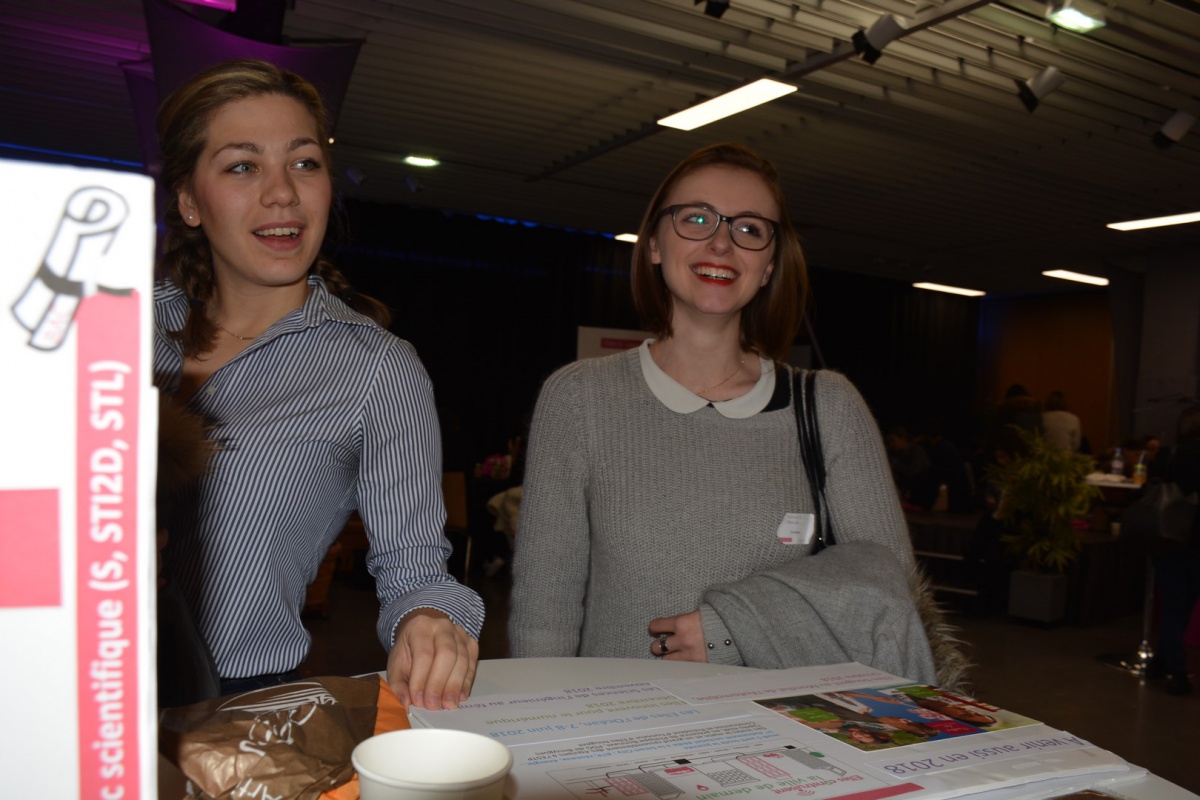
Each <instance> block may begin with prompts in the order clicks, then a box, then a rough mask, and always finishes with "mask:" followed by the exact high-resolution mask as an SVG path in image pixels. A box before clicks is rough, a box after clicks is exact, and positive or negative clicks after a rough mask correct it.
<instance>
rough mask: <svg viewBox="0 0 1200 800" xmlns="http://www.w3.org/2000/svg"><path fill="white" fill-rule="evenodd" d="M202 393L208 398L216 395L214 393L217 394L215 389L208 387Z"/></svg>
mask: <svg viewBox="0 0 1200 800" xmlns="http://www.w3.org/2000/svg"><path fill="white" fill-rule="evenodd" d="M204 393H205V394H206V395H208V396H209V397H212V396H213V395H214V394H216V393H217V387H215V386H210V387H208V388H207V389H205V390H204Z"/></svg>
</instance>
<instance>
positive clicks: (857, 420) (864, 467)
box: [816, 370, 913, 569]
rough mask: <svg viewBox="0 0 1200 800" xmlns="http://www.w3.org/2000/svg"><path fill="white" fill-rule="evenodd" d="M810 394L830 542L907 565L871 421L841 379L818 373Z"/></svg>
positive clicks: (894, 499)
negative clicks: (884, 552)
mask: <svg viewBox="0 0 1200 800" xmlns="http://www.w3.org/2000/svg"><path fill="white" fill-rule="evenodd" d="M816 393H817V426H818V427H819V428H820V431H821V448H822V450H823V451H824V454H825V476H826V477H825V494H826V496H827V497H828V499H829V507H830V518H831V521H832V523H833V533H834V538H835V540H836V541H837V542H839V543H841V542H875V543H876V544H881V545H883V546H884V547H886V548H887V549H889V550H891V551H892V554H893V555H894V556H895V557H896V558H897V559H898V560H899V561H900V564H901V565H902V566H903V567H905V568H906V569H907V568H909V567H911V566H912V564H913V553H912V540H911V539H910V538H909V536H908V524H907V522H905V520H904V512H903V510H902V509H901V508H900V496H899V494H898V493H897V492H896V484H895V481H894V480H893V478H892V472H891V468H890V467H889V466H888V460H887V452H886V450H885V449H884V446H883V437H882V436H881V435H880V433H879V425H878V424H877V423H876V422H875V417H874V416H873V415H872V414H871V411H870V409H869V408H867V404H866V402H865V401H864V400H863V398H862V395H860V394H859V392H858V389H856V388H855V387H854V384H852V383H851V382H850V381H849V380H848V379H847V378H846V377H845V376H844V375H841V374H839V373H836V372H830V371H827V370H826V371H822V372H820V373H819V374H818V377H817V381H816Z"/></svg>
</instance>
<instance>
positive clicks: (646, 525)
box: [509, 350, 928, 678]
mask: <svg viewBox="0 0 1200 800" xmlns="http://www.w3.org/2000/svg"><path fill="white" fill-rule="evenodd" d="M638 358H639V356H638V353H637V351H636V350H631V351H629V352H625V353H621V354H618V355H614V356H609V357H606V358H599V359H590V360H586V361H580V362H576V363H573V364H569V365H567V366H566V367H563V368H562V369H560V370H558V371H557V372H556V373H555V374H554V375H552V376H551V377H550V378H549V379H548V380H547V381H546V383H545V385H544V386H543V388H542V392H541V395H540V397H539V399H538V404H537V409H536V412H535V414H534V419H533V427H532V430H531V433H530V444H529V452H528V462H527V466H526V473H525V490H524V498H523V501H522V507H521V515H520V528H519V531H518V533H517V537H516V542H517V548H516V554H515V557H514V565H513V567H514V571H513V578H514V585H513V595H512V613H511V615H510V622H509V641H510V645H511V654H512V655H513V656H517V657H526V656H573V655H580V656H611V657H634V658H638V657H650V656H651V654H650V643H651V637H650V635H649V633H648V632H647V625H648V623H649V622H650V620H651V619H653V618H655V617H662V616H673V615H677V614H684V613H687V612H690V611H693V610H695V609H697V608H699V609H700V610H701V613H702V618H703V622H704V632H705V637H706V639H707V641H709V642H714V643H715V644H716V647H715V648H714V649H712V650H710V652H709V660H710V661H716V662H723V663H734V664H737V663H744V662H743V656H742V653H741V652H740V651H739V648H741V649H746V650H755V649H756V648H759V647H760V645H762V642H754V643H751V642H750V641H748V637H750V636H755V637H761V636H763V635H764V634H763V633H761V632H754V631H750V630H749V629H744V630H740V631H739V630H734V629H732V627H736V626H737V623H734V625H733V626H732V627H731V626H727V625H726V620H724V619H723V618H722V615H721V614H720V613H718V612H717V610H716V609H715V608H714V606H713V604H712V603H713V602H717V601H716V600H715V599H714V600H712V601H711V602H704V599H705V593H706V591H707V590H709V589H715V588H717V587H718V585H721V586H720V590H721V592H720V593H721V594H723V596H726V597H728V596H730V593H731V592H732V594H733V595H736V596H737V598H738V600H737V602H738V604H739V606H740V607H741V608H742V609H744V607H745V605H744V604H745V603H746V602H747V598H749V601H748V602H750V604H751V608H752V607H753V603H754V602H755V598H758V597H760V596H761V598H762V602H764V603H767V604H769V605H770V606H771V608H768V609H763V612H764V613H765V614H766V615H767V616H769V617H771V625H770V627H769V630H771V631H774V633H772V634H771V635H789V636H800V637H802V638H804V639H806V640H807V638H808V633H807V631H806V629H807V628H811V627H812V626H814V625H821V626H824V627H825V628H827V629H831V630H832V632H833V636H832V639H833V643H831V644H827V645H826V644H818V645H815V646H814V647H813V648H810V649H813V650H815V651H819V652H811V653H807V654H806V655H804V656H801V657H802V658H805V659H806V660H807V661H808V662H809V663H831V662H834V661H838V660H843V661H845V660H862V657H863V656H864V655H865V656H867V657H869V656H870V654H869V653H866V654H864V653H862V652H856V651H855V650H854V648H852V647H851V648H847V647H846V646H845V645H844V642H845V637H842V636H840V635H838V631H837V629H838V628H840V627H843V626H852V627H853V626H859V627H862V626H863V625H864V624H865V623H864V622H863V621H862V620H856V619H845V620H841V619H838V617H839V615H840V614H841V613H843V612H845V611H846V606H845V604H844V603H843V602H841V601H840V600H838V602H836V603H834V606H833V608H832V609H826V608H821V607H822V606H823V605H824V604H826V600H829V599H830V598H826V597H813V598H806V597H797V598H796V601H797V602H796V603H794V604H793V603H785V604H783V606H784V607H783V608H779V607H777V606H779V605H780V603H778V601H777V598H771V597H768V596H767V595H759V594H758V593H757V589H756V584H755V583H754V582H753V581H750V580H749V579H751V578H752V577H757V578H758V579H759V581H760V584H759V585H761V582H762V581H763V580H764V576H769V578H770V579H768V580H767V582H773V583H776V584H778V583H779V582H782V584H783V585H785V586H788V585H791V586H792V587H793V588H794V589H796V590H798V591H800V592H801V593H803V591H804V573H805V571H806V570H811V569H812V567H813V566H814V565H813V563H808V564H805V563H804V562H806V561H810V562H817V561H820V559H821V558H822V557H818V558H816V559H808V558H807V557H806V555H805V551H806V550H807V549H808V548H806V547H801V546H797V545H785V544H782V543H781V542H780V541H779V539H778V538H777V536H776V531H777V529H778V527H779V524H780V522H781V521H782V519H783V516H784V514H785V513H788V512H811V511H812V510H813V506H812V500H811V498H810V496H809V495H810V493H809V489H808V480H807V478H806V477H805V473H804V468H803V466H802V463H801V458H800V447H799V441H798V438H797V432H796V424H795V418H794V416H793V412H792V410H791V408H790V407H789V408H783V409H778V410H773V411H763V412H760V413H759V414H756V415H754V416H752V417H749V418H747V419H729V418H726V417H724V416H722V415H721V414H720V413H719V412H717V411H716V410H715V409H713V408H712V407H705V408H702V409H700V410H699V411H696V412H694V413H691V414H680V413H676V412H674V411H671V410H670V409H668V408H667V407H666V406H664V405H663V404H662V403H661V402H660V401H659V400H658V398H656V397H655V396H654V394H653V393H652V392H651V390H650V388H649V387H648V386H647V384H646V382H645V380H644V379H643V377H642V373H641V368H640V365H639V360H638ZM816 386H817V389H816V395H817V412H818V417H819V422H820V428H821V438H822V443H823V447H824V452H825V460H826V470H827V474H828V478H827V481H828V483H827V493H828V498H829V503H830V506H831V509H832V519H833V523H834V527H835V530H836V533H837V537H838V542H839V544H840V543H852V542H873V543H877V544H878V545H882V547H876V548H868V549H869V550H870V553H871V554H872V556H871V557H872V558H874V559H875V561H879V559H880V558H882V559H883V560H885V561H886V564H885V568H886V566H887V565H891V566H892V567H894V569H891V571H892V572H894V573H895V574H896V575H897V576H899V578H898V580H899V583H898V584H897V585H898V586H899V587H900V588H899V590H898V591H899V596H898V597H896V598H892V600H895V601H896V602H897V603H899V604H900V605H901V606H904V605H905V604H906V603H907V607H904V608H900V609H899V610H898V611H892V610H889V609H880V612H879V613H882V614H886V615H891V614H898V615H899V616H900V619H898V620H893V619H891V618H890V617H889V618H888V619H884V620H876V621H875V622H874V623H871V624H874V625H876V626H878V625H884V626H893V625H895V626H897V629H901V628H903V629H904V631H905V633H903V634H902V635H903V636H904V637H906V639H905V641H902V642H900V645H899V646H900V648H901V649H902V650H908V649H912V648H915V650H916V651H917V653H918V655H917V657H916V659H915V661H916V662H920V663H921V664H924V662H925V661H927V660H928V645H927V644H925V642H924V637H923V635H921V634H920V632H919V627H920V626H919V623H918V624H917V633H916V634H915V635H914V634H913V632H912V623H913V619H915V617H913V616H912V615H910V613H909V612H910V611H911V603H908V599H907V596H906V589H905V588H904V586H905V582H904V577H903V576H904V573H905V569H906V568H909V567H911V565H912V549H911V545H910V543H909V539H908V534H907V529H906V527H905V522H904V517H903V515H902V513H901V510H900V505H899V501H898V498H897V496H896V492H895V488H894V484H893V482H892V478H891V473H890V472H889V470H888V464H887V459H886V456H885V454H884V450H883V445H882V442H881V440H880V436H879V431H878V427H877V426H876V423H875V420H874V419H873V417H872V416H871V413H870V411H869V410H868V409H867V407H866V404H865V403H864V402H863V400H862V398H861V396H860V395H859V394H858V392H857V390H856V389H855V388H854V387H853V385H852V384H851V383H850V382H849V381H847V380H846V379H845V378H844V377H843V376H841V375H839V374H837V373H833V372H828V371H826V372H822V373H820V376H819V378H818V380H817V384H816ZM847 555H849V554H847ZM847 560H848V559H847V558H842V559H840V561H841V562H846V561H847ZM829 567H830V568H831V569H834V568H836V566H835V564H834V563H833V562H832V560H831V563H830V564H829ZM875 568H878V564H876V566H875ZM772 579H773V580H772ZM739 582H741V583H739ZM829 583H830V582H829V581H824V582H822V586H824V587H827V586H828V585H829ZM839 583H840V581H838V580H836V579H835V580H833V584H834V585H835V586H836V585H838V584H839ZM742 590H744V591H742ZM822 591H823V592H824V591H827V589H823V590H822ZM716 596H717V595H716V594H714V595H713V597H714V598H715V597H716ZM833 599H835V600H836V599H837V598H833ZM874 602H876V604H878V603H879V602H884V603H885V604H886V605H891V601H890V600H889V601H879V600H878V598H876V601H874ZM814 604H815V605H814ZM800 607H803V611H796V609H798V608H800ZM813 608H817V609H818V610H817V612H816V614H817V617H816V618H815V619H814V617H813V611H812V609H813ZM852 613H855V614H859V613H861V611H855V612H852ZM913 613H914V614H915V612H913ZM726 616H728V617H730V621H732V620H733V618H734V617H737V618H739V619H740V618H741V617H742V616H744V614H743V613H742V612H741V611H739V612H738V613H736V614H733V613H730V614H726ZM760 622H761V620H760ZM779 626H783V627H784V628H785V629H786V630H785V631H779V630H778V628H779ZM743 627H744V626H743ZM789 631H790V632H789ZM822 636H825V634H822ZM826 638H828V637H826ZM859 638H862V637H859ZM868 638H869V636H868ZM910 638H911V639H914V640H915V641H913V642H909V641H908V639H910ZM726 639H728V640H730V641H731V643H732V644H731V645H730V646H725V644H724V642H725V640H726ZM839 643H840V644H839ZM806 646H807V645H806ZM922 649H923V653H922ZM839 650H840V651H839ZM913 661H914V659H912V658H909V662H913ZM785 665H786V664H778V665H776V666H785ZM752 666H768V665H767V664H761V665H760V664H752ZM874 666H878V667H879V668H881V669H893V670H894V669H898V668H903V666H904V665H897V664H893V663H888V664H885V665H880V664H875V665H874ZM922 671H924V670H923V669H922ZM901 674H903V673H901ZM906 677H912V678H924V677H926V676H923V675H917V674H912V675H907V676H906Z"/></svg>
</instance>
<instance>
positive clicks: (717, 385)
mask: <svg viewBox="0 0 1200 800" xmlns="http://www.w3.org/2000/svg"><path fill="white" fill-rule="evenodd" d="M744 366H746V354H745V353H742V360H741V361H739V362H738V365H737V369H735V370H734V371H733V372H731V373H729V374H728V375H726V376H725V377H724V378H722V379H721V380H719V381H717V382H716V383H714V384H713V385H712V386H709V387H708V388H707V389H701V390H700V391H698V392H696V395H697V396H698V397H704V396H705V395H706V394H708V393H709V392H711V391H712V390H713V389H719V388H721V387H722V386H724V385H725V384H726V383H728V382H729V379H730V378H732V377H733V376H734V375H737V374H738V373H739V372H741V371H742V367H744ZM704 399H705V400H707V399H708V398H707V397H704Z"/></svg>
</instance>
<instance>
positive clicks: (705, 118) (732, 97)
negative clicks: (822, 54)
mask: <svg viewBox="0 0 1200 800" xmlns="http://www.w3.org/2000/svg"><path fill="white" fill-rule="evenodd" d="M794 91H796V87H795V86H793V85H792V84H790V83H780V82H779V81H773V80H771V79H770V78H760V79H758V80H756V81H755V82H754V83H749V84H746V85H745V86H743V87H741V88H740V89H734V90H733V91H732V92H726V93H725V94H722V95H718V96H716V97H714V98H713V99H711V100H705V101H704V102H703V103H701V104H700V105H698V106H692V107H691V108H688V109H684V110H683V111H680V112H679V113H678V114H671V115H670V116H668V117H663V118H662V119H660V120H659V121H658V124H659V125H663V126H665V127H668V128H677V129H678V130H681V131H690V130H694V129H696V128H699V127H700V126H701V125H707V124H708V123H710V122H716V121H717V120H719V119H724V118H725V117H729V116H732V115H734V114H737V113H738V112H740V111H745V110H746V109H748V108H754V107H755V106H760V105H762V104H763V103H767V102H770V101H771V100H774V99H775V98H777V97H783V96H784V95H785V94H791V93H792V92H794Z"/></svg>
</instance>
